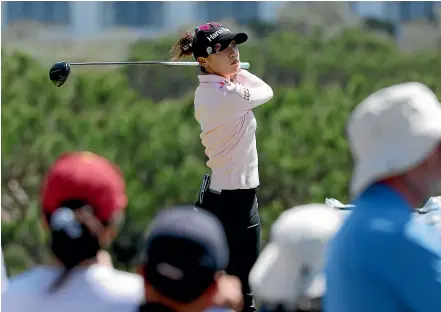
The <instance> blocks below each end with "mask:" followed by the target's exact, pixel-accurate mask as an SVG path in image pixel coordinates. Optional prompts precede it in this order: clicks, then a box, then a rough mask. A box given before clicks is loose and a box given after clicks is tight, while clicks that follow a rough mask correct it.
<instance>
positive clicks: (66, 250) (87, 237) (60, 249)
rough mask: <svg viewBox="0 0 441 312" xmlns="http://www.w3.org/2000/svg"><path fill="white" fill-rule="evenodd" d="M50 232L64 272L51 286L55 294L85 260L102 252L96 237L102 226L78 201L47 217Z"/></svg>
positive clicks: (68, 203) (67, 203)
mask: <svg viewBox="0 0 441 312" xmlns="http://www.w3.org/2000/svg"><path fill="white" fill-rule="evenodd" d="M46 219H47V221H48V224H49V227H50V229H51V246H50V247H51V250H52V252H53V254H54V255H55V256H56V257H57V258H58V260H60V262H61V263H62V264H63V267H64V271H63V272H62V273H61V275H60V276H59V277H58V278H57V279H56V280H55V282H54V283H53V284H52V285H51V286H50V289H49V292H50V293H53V292H56V291H57V290H58V289H59V288H60V287H61V286H62V285H63V284H64V283H65V282H66V280H67V279H68V277H69V276H70V273H71V272H72V270H73V269H74V268H75V267H77V266H78V265H79V264H80V263H81V262H83V261H85V260H90V259H94V258H95V257H96V255H97V252H98V251H99V250H100V249H101V246H100V244H99V235H100V234H101V233H102V230H103V227H104V225H103V224H102V223H101V222H100V221H99V220H98V219H97V218H96V217H95V216H94V215H93V211H92V207H90V206H88V205H87V203H85V202H84V201H80V200H70V201H67V202H65V203H63V204H62V207H60V208H58V209H57V210H56V211H55V212H53V213H52V214H51V215H46Z"/></svg>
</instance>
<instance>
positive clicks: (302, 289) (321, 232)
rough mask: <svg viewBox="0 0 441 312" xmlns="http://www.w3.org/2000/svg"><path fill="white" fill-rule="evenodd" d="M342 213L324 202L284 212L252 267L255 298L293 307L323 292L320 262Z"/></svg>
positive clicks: (342, 218) (268, 302) (250, 277)
mask: <svg viewBox="0 0 441 312" xmlns="http://www.w3.org/2000/svg"><path fill="white" fill-rule="evenodd" d="M344 217H345V214H342V213H340V212H339V211H338V210H335V209H333V208H331V207H328V206H326V205H323V204H310V205H304V206H298V207H294V208H291V209H289V210H287V211H285V212H284V213H283V214H282V215H281V216H280V217H279V219H278V220H277V221H276V222H275V223H274V224H273V226H272V228H271V241H270V242H269V243H268V245H267V246H266V247H265V248H264V250H263V252H262V253H261V255H260V256H259V258H258V259H257V262H256V264H255V265H254V267H253V269H252V270H251V273H250V276H249V281H250V285H251V288H252V290H253V291H254V293H255V296H256V298H257V300H261V301H264V302H265V303H267V304H283V305H288V306H296V305H298V304H299V303H300V301H301V300H302V299H303V298H319V297H321V296H322V295H323V294H324V292H325V278H324V275H323V263H324V258H325V252H326V245H327V243H328V241H329V240H330V239H331V238H332V237H333V236H334V234H335V233H336V232H337V230H338V229H339V228H340V225H341V224H342V223H343V220H344Z"/></svg>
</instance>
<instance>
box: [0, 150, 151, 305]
mask: <svg viewBox="0 0 441 312" xmlns="http://www.w3.org/2000/svg"><path fill="white" fill-rule="evenodd" d="M126 205H127V198H126V194H125V186H124V180H123V177H122V176H121V174H120V172H119V170H118V168H117V167H116V166H114V165H113V164H112V163H110V162H109V161H108V160H107V159H105V158H103V157H100V156H98V155H95V154H92V153H83V152H77V153H70V154H66V155H63V156H61V157H60V158H59V159H58V160H57V161H56V162H55V164H54V165H53V166H52V168H51V169H50V170H49V172H48V174H47V176H46V179H45V181H44V184H43V188H42V194H41V206H42V210H43V218H44V221H45V224H47V227H48V230H49V237H50V239H51V244H50V248H51V251H52V253H53V255H54V258H55V262H54V264H53V265H49V266H38V267H35V268H33V269H31V270H29V271H27V272H25V273H23V274H21V275H19V276H16V277H13V278H11V279H10V283H9V285H8V290H7V291H6V292H5V293H3V295H2V311H5V312H12V311H15V312H24V311H26V312H29V311H41V312H42V311H46V312H52V311H53V312H55V311H64V312H71V311H72V312H78V311H83V312H88V311H90V312H92V311H93V312H96V311H131V310H133V311H134V310H135V309H136V306H137V305H138V304H139V303H140V302H142V300H143V297H144V293H143V281H142V278H141V277H140V276H138V275H135V274H131V273H126V272H122V271H118V270H115V269H114V268H113V267H112V263H111V259H110V256H109V255H108V254H107V253H106V252H104V250H103V248H105V247H106V246H108V245H109V244H110V243H111V242H112V240H113V239H114V237H115V233H116V230H117V228H118V225H119V223H120V221H122V217H123V215H124V213H123V212H124V209H125V207H126Z"/></svg>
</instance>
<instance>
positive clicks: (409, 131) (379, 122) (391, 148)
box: [347, 82, 441, 197]
mask: <svg viewBox="0 0 441 312" xmlns="http://www.w3.org/2000/svg"><path fill="white" fill-rule="evenodd" d="M347 133H348V139H349V144H350V148H351V152H352V157H353V159H354V169H353V176H352V181H351V187H350V193H351V195H352V196H354V197H356V196H357V195H359V194H360V192H362V191H363V190H365V189H366V188H367V187H368V186H369V185H371V184H372V183H374V182H375V181H378V180H379V179H383V178H387V177H391V176H394V175H398V174H401V173H404V172H406V171H407V170H409V169H412V168H414V167H415V166H417V165H419V164H420V163H421V162H422V161H424V159H425V158H426V157H428V156H429V155H430V153H431V152H432V151H433V150H434V149H435V148H436V146H437V144H439V143H441V104H440V103H439V101H438V99H437V98H436V96H435V94H434V93H433V92H432V91H431V90H430V89H429V88H428V87H426V86H425V85H423V84H421V83H418V82H408V83H403V84H398V85H394V86H391V87H387V88H384V89H381V90H379V91H377V92H375V93H373V94H372V95H370V96H369V97H367V98H366V99H365V100H364V101H363V102H361V103H360V104H359V105H358V106H357V107H356V108H355V110H354V111H353V112H352V115H351V116H350V117H349V120H348V123H347Z"/></svg>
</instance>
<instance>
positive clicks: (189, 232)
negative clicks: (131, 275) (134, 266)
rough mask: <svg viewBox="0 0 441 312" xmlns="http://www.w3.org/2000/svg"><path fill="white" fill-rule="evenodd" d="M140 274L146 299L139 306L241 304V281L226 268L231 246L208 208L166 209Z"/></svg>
mask: <svg viewBox="0 0 441 312" xmlns="http://www.w3.org/2000/svg"><path fill="white" fill-rule="evenodd" d="M144 257H145V260H144V261H143V263H142V264H141V267H140V273H141V274H142V275H143V277H144V281H145V297H146V303H145V304H143V305H141V307H140V309H139V311H140V312H144V311H191V312H199V311H204V310H206V309H208V308H211V307H213V306H216V305H219V306H225V305H226V306H230V307H231V308H234V309H236V310H240V309H241V308H242V295H241V286H240V282H239V280H238V279H237V278H236V277H233V276H228V275H226V274H225V273H223V270H224V269H225V268H226V266H227V264H228V245H227V242H226V239H225V234H224V232H223V229H222V225H221V224H220V223H219V221H218V220H217V219H216V218H215V217H214V216H213V215H211V214H210V213H208V212H201V213H196V212H195V211H194V210H193V209H192V208H185V207H181V208H174V209H169V210H165V211H163V212H161V213H160V214H159V215H158V216H157V217H156V218H155V220H154V221H153V223H152V226H151V228H150V232H149V235H148V237H147V243H146V250H145V254H144Z"/></svg>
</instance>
